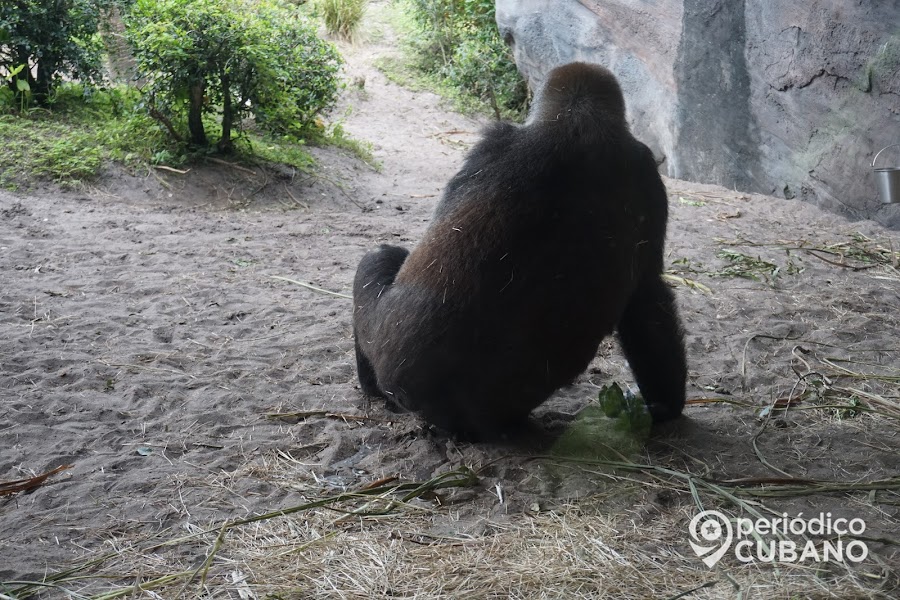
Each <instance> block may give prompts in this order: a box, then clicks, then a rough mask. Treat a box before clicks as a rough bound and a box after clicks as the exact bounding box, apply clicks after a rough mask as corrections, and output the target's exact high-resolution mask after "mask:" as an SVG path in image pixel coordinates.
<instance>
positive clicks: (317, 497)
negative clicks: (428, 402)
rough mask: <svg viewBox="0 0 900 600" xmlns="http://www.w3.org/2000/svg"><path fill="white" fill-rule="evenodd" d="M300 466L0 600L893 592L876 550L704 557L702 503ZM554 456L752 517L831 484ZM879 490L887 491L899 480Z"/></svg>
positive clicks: (268, 467) (284, 462) (278, 469)
mask: <svg viewBox="0 0 900 600" xmlns="http://www.w3.org/2000/svg"><path fill="white" fill-rule="evenodd" d="M536 460H537V459H536ZM551 461H552V462H556V459H540V462H541V463H542V464H550V462H551ZM298 465H299V463H297V462H296V461H294V460H293V459H291V458H290V457H289V456H286V455H280V456H276V457H269V458H268V459H266V460H264V461H262V462H260V463H256V464H251V465H246V467H245V470H246V472H247V473H250V472H252V473H253V474H254V475H255V476H257V477H263V478H265V479H266V480H268V481H270V482H272V483H275V484H278V485H282V486H284V487H290V488H291V489H294V490H297V491H300V492H301V493H303V495H304V496H307V497H308V498H309V502H307V503H305V504H302V505H298V506H296V507H293V508H290V509H285V510H283V511H276V512H272V513H269V514H266V515H258V516H254V517H250V518H246V519H241V520H235V521H230V522H225V523H208V524H204V525H203V526H202V527H201V526H198V525H197V524H191V523H190V522H187V523H185V524H184V529H185V530H186V531H173V530H168V531H164V532H162V533H160V534H158V535H155V536H152V537H144V538H135V537H130V536H128V535H127V534H126V535H124V536H121V537H117V538H115V539H111V540H108V541H107V543H106V549H105V550H104V551H105V552H106V553H105V554H103V555H100V556H98V557H96V558H94V559H93V560H92V561H91V562H89V563H85V564H84V565H81V566H79V567H76V568H74V569H71V570H69V571H67V572H65V573H60V574H57V575H55V576H51V577H48V578H47V579H46V580H45V581H44V582H42V583H41V584H40V585H35V586H19V587H15V586H11V585H9V584H7V585H6V586H5V587H4V586H3V585H0V598H3V600H7V599H9V598H15V599H18V598H25V597H29V594H32V593H35V594H37V595H38V596H39V597H63V596H65V597H71V598H91V599H93V600H113V599H115V598H129V597H131V598H138V597H150V598H241V599H257V598H271V599H275V598H282V599H294V598H296V599H300V598H361V599H362V598H381V597H392V598H409V599H418V598H423V599H424V598H463V597H466V598H468V597H471V598H616V599H626V600H627V599H631V598H651V597H652V598H672V599H674V598H683V597H690V598H723V597H726V598H785V599H787V598H878V597H890V596H889V595H884V594H882V592H880V591H879V589H885V588H886V587H889V586H892V585H893V586H896V585H897V581H896V574H895V573H894V572H893V571H892V569H891V568H890V567H889V566H888V565H884V564H881V562H880V559H878V558H877V557H873V558H870V559H869V560H868V561H867V562H865V563H863V564H862V565H860V566H859V567H857V568H854V569H845V568H843V567H841V566H839V565H817V566H816V568H810V567H809V566H797V565H791V564H781V565H777V566H772V565H765V564H759V563H753V564H741V563H738V562H737V561H735V560H734V559H731V560H730V561H729V559H728V558H726V559H725V560H723V561H722V562H721V563H719V565H717V566H716V569H715V570H710V569H707V568H706V567H705V566H704V565H703V564H702V563H701V562H699V561H698V560H697V558H696V557H695V556H693V555H692V554H691V552H690V549H689V548H687V544H686V540H687V532H686V523H687V522H688V521H689V520H690V518H691V517H692V516H693V514H694V512H695V510H696V509H695V508H694V507H693V506H691V505H690V504H687V505H682V506H680V507H677V508H673V509H672V510H666V511H660V510H658V507H656V506H654V505H652V504H650V503H647V502H644V501H643V500H642V501H639V502H638V503H636V504H635V505H634V506H633V507H632V508H630V509H628V510H625V511H621V512H620V511H616V514H609V511H608V510H607V509H604V508H603V507H602V506H601V505H597V504H596V503H595V502H594V501H593V500H591V499H587V500H584V501H582V502H580V503H579V504H571V503H570V504H562V505H560V506H558V507H556V508H554V509H552V510H541V509H540V508H539V507H538V506H536V505H535V506H532V507H531V509H530V510H525V511H515V512H512V513H509V514H506V513H505V512H504V511H503V510H502V508H503V507H502V506H499V508H500V509H501V510H499V511H498V510H497V508H498V506H496V505H495V506H482V507H481V509H475V507H473V506H472V505H470V504H468V503H467V502H465V501H464V502H459V501H457V500H455V499H454V497H453V494H452V489H453V488H457V487H461V486H462V487H469V486H472V485H475V484H476V483H477V482H476V479H475V477H474V474H473V473H472V472H471V471H469V470H467V469H457V470H454V471H451V472H448V473H446V474H444V475H443V476H441V477H437V478H435V479H433V480H431V481H428V482H418V483H406V484H395V483H394V482H393V480H392V478H388V479H386V480H383V481H378V482H374V484H372V485H369V486H364V487H363V488H360V489H358V490H356V491H354V492H346V493H340V494H337V495H332V496H323V495H322V493H321V492H322V489H321V484H320V483H318V482H316V481H315V479H314V478H310V477H309V475H307V476H306V477H305V478H304V477H302V476H300V475H299V473H300V472H301V470H300V469H298ZM608 467H619V468H618V469H617V470H615V471H613V470H609V469H608ZM554 468H570V469H573V470H574V471H573V473H574V472H576V471H577V470H582V472H583V476H586V475H587V474H589V473H595V472H596V470H597V469H604V468H607V470H606V471H605V472H604V473H603V475H604V476H605V477H606V478H609V479H612V480H613V481H614V482H618V484H620V485H633V484H635V483H637V484H638V485H640V486H646V487H645V488H644V489H645V490H649V489H653V490H655V491H657V492H658V491H659V490H660V489H668V490H678V489H680V490H681V491H682V492H685V493H688V491H689V493H690V494H692V495H693V496H694V497H695V499H696V501H697V503H698V504H703V505H705V507H707V508H709V507H712V506H723V505H731V508H736V507H740V508H742V509H743V510H745V511H749V513H750V514H759V513H760V511H762V512H765V511H766V510H767V509H766V508H765V506H764V505H763V504H761V503H759V502H758V501H755V500H748V499H742V498H739V497H738V496H739V495H740V496H742V497H746V495H745V494H744V492H745V491H748V492H749V493H750V494H753V493H758V492H759V491H761V490H763V491H765V490H768V491H771V492H777V491H779V490H781V491H784V492H786V493H791V494H803V493H807V494H809V493H823V492H832V491H834V490H833V489H829V488H827V487H825V486H819V487H813V488H812V489H810V488H809V487H807V488H806V490H805V491H804V489H803V486H800V487H799V488H798V486H791V485H790V484H787V483H785V484H776V485H771V484H770V483H769V484H768V485H763V486H759V485H755V483H759V482H747V481H744V482H730V483H727V484H726V483H721V482H720V483H712V482H711V481H710V480H705V479H703V478H702V477H699V476H693V475H690V474H688V473H684V472H680V471H676V470H674V469H670V468H666V467H661V466H654V465H646V464H644V465H642V464H635V463H629V462H627V461H625V460H622V461H602V460H600V461H583V462H581V463H565V461H564V464H563V465H561V464H556V465H555V466H554ZM625 471H631V472H633V473H634V472H637V473H640V474H641V475H643V476H640V475H621V473H622V472H625ZM617 473H618V474H617ZM212 483H214V485H219V486H220V485H223V481H219V480H217V481H216V482H212ZM224 483H227V482H224ZM763 483H766V482H763ZM729 486H730V487H729ZM746 486H750V487H751V488H752V489H749V490H745V487H746ZM877 486H881V487H879V489H895V490H896V489H897V488H898V487H900V481H887V482H878V483H877ZM726 488H727V489H726ZM844 489H846V490H851V491H852V490H855V489H865V487H864V486H863V485H861V484H860V485H856V486H854V485H852V484H847V485H846V486H844ZM729 490H731V491H729ZM775 495H777V494H775ZM701 496H702V500H701ZM473 509H475V510H473Z"/></svg>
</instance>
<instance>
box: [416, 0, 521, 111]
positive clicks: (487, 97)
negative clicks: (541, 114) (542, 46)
mask: <svg viewBox="0 0 900 600" xmlns="http://www.w3.org/2000/svg"><path fill="white" fill-rule="evenodd" d="M407 6H408V7H409V11H410V12H411V14H412V17H413V19H414V20H415V22H416V24H417V26H418V32H417V35H415V36H413V38H412V39H411V40H410V43H411V45H412V47H413V49H414V51H415V53H416V56H417V67H418V68H419V69H421V70H422V71H424V72H426V73H429V74H433V75H438V76H439V77H441V78H443V79H444V80H445V81H447V82H448V83H450V84H451V85H454V86H456V87H458V88H460V89H461V90H463V91H465V92H467V93H469V94H471V95H473V96H475V97H477V98H479V99H481V100H483V101H485V102H488V103H490V105H491V106H492V108H493V109H494V112H495V113H496V114H497V116H498V118H499V117H500V115H501V113H503V114H507V115H513V116H518V115H521V114H522V113H524V110H525V103H526V101H527V93H528V90H527V86H526V85H525V82H524V80H523V79H522V77H521V75H519V72H518V70H517V69H516V65H515V63H514V62H513V59H512V53H511V52H510V50H509V48H508V47H507V45H506V44H505V43H504V41H503V40H502V39H501V38H500V33H499V31H498V30H497V25H496V22H495V19H494V3H493V1H491V0H407Z"/></svg>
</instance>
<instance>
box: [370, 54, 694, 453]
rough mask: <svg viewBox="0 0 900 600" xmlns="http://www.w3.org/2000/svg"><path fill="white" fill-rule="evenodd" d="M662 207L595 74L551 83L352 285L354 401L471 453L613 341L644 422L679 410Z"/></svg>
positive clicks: (488, 138)
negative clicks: (522, 119) (416, 234)
mask: <svg viewBox="0 0 900 600" xmlns="http://www.w3.org/2000/svg"><path fill="white" fill-rule="evenodd" d="M667 215H668V204H667V197H666V190H665V186H664V185H663V182H662V179H661V178H660V176H659V174H658V172H657V168H656V162H655V161H654V158H653V154H652V153H651V151H650V149H649V148H647V146H645V145H644V144H642V143H641V142H639V141H638V140H636V139H635V138H634V137H633V136H632V135H631V133H630V132H629V130H628V124H627V122H626V120H625V100H624V98H623V96H622V91H621V89H620V87H619V84H618V82H617V81H616V79H615V77H614V76H613V75H612V73H610V72H609V71H608V70H606V69H604V68H603V67H600V66H597V65H592V64H585V63H572V64H567V65H564V66H561V67H558V68H556V69H554V70H553V71H551V72H550V73H549V75H548V77H547V79H546V82H545V83H544V85H543V87H542V89H540V90H539V91H538V93H537V95H536V97H535V102H534V104H533V107H532V110H531V111H530V113H529V117H528V120H527V121H526V123H525V124H524V125H513V124H509V123H497V124H494V125H492V126H490V127H489V128H487V129H486V130H485V131H484V133H483V138H482V139H481V141H480V142H479V143H478V144H477V145H476V146H475V147H474V148H473V149H472V150H471V152H470V153H469V154H468V156H467V157H466V159H465V162H464V164H463V166H462V170H460V172H459V173H457V174H456V176H454V177H453V179H451V180H450V183H449V184H448V186H447V188H446V190H445V192H444V194H443V197H442V198H441V200H440V202H439V203H438V205H437V208H436V210H435V213H434V217H433V219H432V221H431V223H430V225H429V227H428V229H427V231H426V233H425V236H424V239H423V240H422V241H421V243H419V245H418V246H417V247H416V248H415V249H414V250H413V251H412V252H411V253H410V252H409V251H407V250H406V249H404V248H400V247H397V246H390V245H386V244H385V245H382V246H380V247H379V248H378V249H376V250H374V251H372V252H369V253H368V254H366V255H365V256H364V257H363V259H362V261H361V262H360V264H359V268H358V270H357V272H356V277H355V280H354V283H353V303H354V313H353V329H354V338H355V345H356V362H357V369H358V373H359V382H360V384H361V388H362V391H363V392H364V393H365V394H367V395H370V396H382V397H386V398H387V399H388V400H389V401H391V402H393V403H394V404H395V405H397V406H398V407H400V408H403V409H406V410H410V411H415V412H418V413H420V414H421V416H423V417H424V418H425V419H426V420H427V421H428V422H430V423H431V424H433V425H436V426H438V427H440V428H442V429H445V430H448V431H450V432H454V433H459V434H462V435H467V436H474V437H475V438H479V439H484V438H490V437H495V436H497V435H499V434H502V433H504V432H506V431H508V430H509V429H510V428H512V427H515V426H517V425H519V424H521V423H522V422H524V421H526V420H527V416H528V414H529V413H530V412H531V410H532V409H533V408H535V407H536V406H538V405H539V404H541V403H542V402H543V401H545V400H546V399H547V398H548V397H549V396H550V395H551V394H552V393H553V392H554V391H555V390H557V389H558V388H560V387H562V386H564V385H568V384H571V383H572V382H573V381H574V379H575V378H576V377H577V376H578V375H579V374H581V373H582V372H584V370H585V369H586V368H587V366H588V364H589V363H590V361H591V359H593V358H594V356H595V355H596V352H597V348H598V346H599V344H600V342H601V340H603V338H604V337H605V336H607V335H610V334H611V333H613V331H614V330H615V331H616V332H617V333H618V337H619V340H620V342H621V345H622V348H623V350H624V353H625V357H626V358H627V359H628V364H629V366H630V367H631V371H632V373H633V375H634V377H635V379H636V381H637V384H638V387H639V388H640V391H641V394H642V396H643V397H644V400H645V402H646V404H647V407H648V409H649V411H650V414H651V415H652V417H653V420H654V422H662V421H667V420H670V419H674V418H676V417H678V416H679V415H680V414H681V411H682V409H683V408H684V402H685V380H686V376H687V367H686V364H685V350H684V336H683V333H682V329H681V324H680V322H679V318H678V315H677V311H676V307H675V299H674V296H673V294H672V292H671V290H669V288H668V287H667V285H666V284H665V283H664V282H663V280H662V278H661V273H662V270H663V245H664V241H665V237H666V220H667Z"/></svg>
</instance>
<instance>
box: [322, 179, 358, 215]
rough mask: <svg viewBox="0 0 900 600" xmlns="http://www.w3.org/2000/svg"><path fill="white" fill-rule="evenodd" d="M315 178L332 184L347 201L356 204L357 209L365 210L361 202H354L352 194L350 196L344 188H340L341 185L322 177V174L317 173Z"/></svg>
mask: <svg viewBox="0 0 900 600" xmlns="http://www.w3.org/2000/svg"><path fill="white" fill-rule="evenodd" d="M315 177H316V179H321V180H322V181H325V182H328V183H330V184H331V185H333V186H334V187H336V188H337V190H338V191H339V192H340V193H341V194H343V195H344V197H345V198H346V199H347V200H349V201H350V202H352V203H353V204H355V205H356V206H357V208H359V209H362V208H363V205H362V204H360V203H359V202H357V201H356V200H354V199H353V198H352V197H351V196H350V194H348V193H347V192H346V191H345V190H344V188H342V187H341V186H340V184H339V183H337V182H336V181H334V180H332V179H329V178H328V177H325V176H324V175H322V174H321V173H317V174H316V175H315Z"/></svg>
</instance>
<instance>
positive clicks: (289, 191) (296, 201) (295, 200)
mask: <svg viewBox="0 0 900 600" xmlns="http://www.w3.org/2000/svg"><path fill="white" fill-rule="evenodd" d="M284 191H285V192H287V195H288V196H290V197H291V200H293V201H294V203H295V204H299V205H300V206H302V207H303V208H309V204H307V203H306V202H300V201H299V200H297V199H296V198H294V194H292V193H291V189H290V188H289V187H288V186H287V185H285V186H284Z"/></svg>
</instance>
